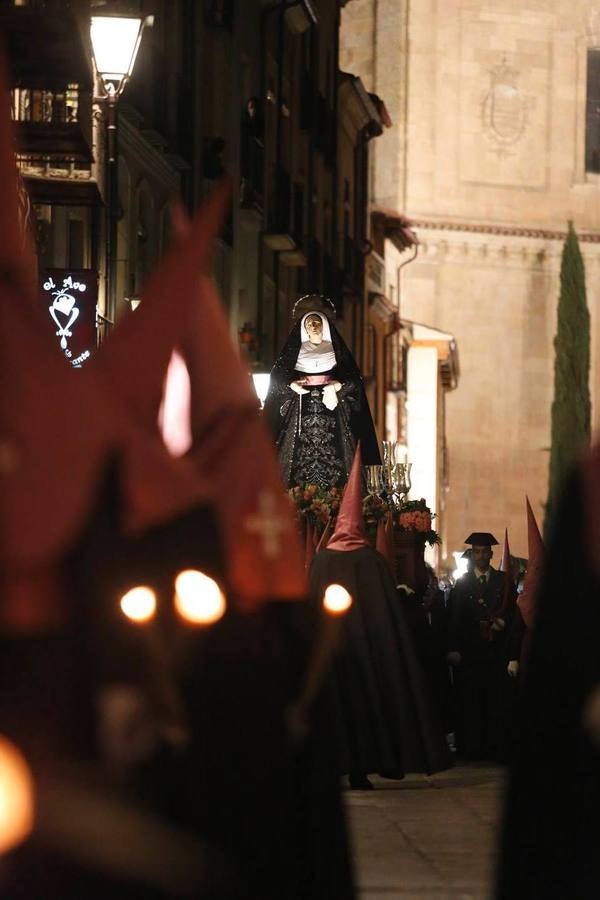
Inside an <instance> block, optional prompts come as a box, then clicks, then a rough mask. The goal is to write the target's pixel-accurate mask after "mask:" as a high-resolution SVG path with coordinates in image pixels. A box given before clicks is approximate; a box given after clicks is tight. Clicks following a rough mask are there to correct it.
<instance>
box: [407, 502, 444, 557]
mask: <svg viewBox="0 0 600 900" xmlns="http://www.w3.org/2000/svg"><path fill="white" fill-rule="evenodd" d="M434 517H435V515H434V513H432V512H431V510H430V509H429V507H428V506H427V503H426V502H425V500H424V498H423V497H422V498H421V499H420V500H407V501H405V502H404V503H403V504H402V506H401V507H400V510H399V511H398V520H397V521H398V525H399V526H400V528H402V529H403V530H404V531H412V532H413V533H416V534H418V535H420V536H422V537H423V539H424V540H425V541H427V543H428V544H429V545H430V546H431V547H433V545H434V544H440V543H441V541H440V536H439V534H438V533H437V531H434V529H433V528H432V525H431V523H432V520H433V519H434Z"/></svg>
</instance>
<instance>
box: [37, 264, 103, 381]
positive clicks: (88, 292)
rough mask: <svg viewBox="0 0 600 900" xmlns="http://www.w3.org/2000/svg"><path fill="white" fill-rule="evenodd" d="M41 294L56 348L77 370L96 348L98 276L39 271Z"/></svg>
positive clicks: (87, 271)
mask: <svg viewBox="0 0 600 900" xmlns="http://www.w3.org/2000/svg"><path fill="white" fill-rule="evenodd" d="M40 276H41V285H40V289H41V293H42V298H43V302H44V303H45V305H46V307H47V310H48V312H47V315H48V322H49V325H50V327H51V328H53V329H54V332H55V334H56V338H57V342H58V346H59V348H60V350H61V352H62V353H64V355H65V356H66V358H67V359H68V360H69V362H70V363H71V365H72V366H73V368H75V369H80V368H81V366H82V365H83V364H84V362H85V361H86V360H87V359H89V358H90V356H91V355H92V353H93V352H94V350H95V348H96V303H97V300H98V274H97V273H96V272H95V271H93V270H91V269H42V270H41V273H40Z"/></svg>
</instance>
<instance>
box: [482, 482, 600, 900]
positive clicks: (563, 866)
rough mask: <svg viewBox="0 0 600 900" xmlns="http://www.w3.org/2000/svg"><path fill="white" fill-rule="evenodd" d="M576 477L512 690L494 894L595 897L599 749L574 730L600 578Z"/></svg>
mask: <svg viewBox="0 0 600 900" xmlns="http://www.w3.org/2000/svg"><path fill="white" fill-rule="evenodd" d="M584 521H585V519H584V508H583V486H582V482H581V476H579V475H577V476H574V477H572V478H571V480H570V481H569V483H568V484H567V490H566V492H565V495H564V497H563V500H562V504H561V506H560V509H559V515H558V516H557V527H556V529H555V533H554V535H553V538H552V539H551V541H550V544H549V549H548V554H547V557H546V558H547V567H546V572H545V575H544V579H543V584H542V589H541V592H540V595H539V599H538V610H537V614H536V621H535V627H534V629H533V632H532V638H531V650H530V653H529V658H528V666H527V671H526V674H525V677H524V680H523V685H522V692H521V709H520V715H519V728H518V734H517V741H518V746H517V749H516V756H515V760H514V763H513V766H512V769H511V773H510V781H509V789H508V795H507V802H506V809H505V818H504V833H503V846H502V853H501V858H500V867H499V873H498V874H499V878H498V888H497V894H496V896H497V897H498V898H502V900H515V898H520V897H527V898H534V897H539V898H543V900H559V898H560V900H564V898H566V897H573V898H577V900H592V898H597V897H598V896H599V895H600V853H599V852H598V851H599V848H600V748H599V747H598V746H597V745H594V744H593V743H592V741H591V740H590V738H589V737H588V735H587V733H586V732H585V731H584V729H583V728H582V725H581V718H582V710H583V706H584V703H585V700H586V698H587V697H588V696H589V694H590V692H591V691H592V690H593V689H594V687H596V686H597V685H598V684H599V683H600V579H599V578H598V575H597V574H596V572H595V571H594V569H593V567H592V564H591V562H590V559H589V557H588V553H587V540H588V538H587V535H586V533H585V529H584Z"/></svg>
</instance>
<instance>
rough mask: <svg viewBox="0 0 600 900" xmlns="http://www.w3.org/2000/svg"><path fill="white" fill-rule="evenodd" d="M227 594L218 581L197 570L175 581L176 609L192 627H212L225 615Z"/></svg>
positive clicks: (186, 573)
mask: <svg viewBox="0 0 600 900" xmlns="http://www.w3.org/2000/svg"><path fill="white" fill-rule="evenodd" d="M226 605H227V604H226V601H225V594H224V593H223V591H222V590H221V588H220V587H219V585H218V584H217V582H216V581H214V580H213V579H212V578H209V576H208V575H205V574H204V573H203V572H199V571H198V570H197V569H186V570H185V571H183V572H180V573H179V575H178V576H177V578H176V579H175V609H176V610H177V612H178V613H179V615H180V616H181V618H182V619H184V621H186V622H188V623H189V624H191V625H212V624H213V623H214V622H218V620H219V619H220V618H221V616H223V615H224V613H225V608H226Z"/></svg>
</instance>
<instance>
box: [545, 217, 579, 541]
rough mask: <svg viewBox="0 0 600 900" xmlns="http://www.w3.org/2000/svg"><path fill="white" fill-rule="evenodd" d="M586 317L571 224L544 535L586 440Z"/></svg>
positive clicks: (556, 344) (564, 270)
mask: <svg viewBox="0 0 600 900" xmlns="http://www.w3.org/2000/svg"><path fill="white" fill-rule="evenodd" d="M589 373H590V314H589V312H588V307H587V299H586V292H585V268H584V264H583V259H582V256H581V251H580V249H579V242H578V240H577V235H576V233H575V229H574V228H573V223H572V222H569V231H568V234H567V237H566V240H565V243H564V247H563V252H562V263H561V268H560V297H559V300H558V327H557V330H556V337H555V338H554V401H553V403H552V444H551V447H550V477H549V485H548V502H547V504H546V517H545V521H544V532H545V537H546V539H547V538H548V531H549V528H550V527H551V526H552V518H553V514H554V512H555V509H556V504H557V502H558V498H559V495H560V491H561V489H562V485H563V483H564V480H565V478H566V476H567V474H568V473H569V470H570V469H571V467H572V465H573V463H574V462H575V460H576V458H577V456H578V454H579V453H580V452H581V450H582V449H583V447H585V446H586V445H587V444H588V443H589V441H590V419H591V412H590V407H591V403H590V388H589Z"/></svg>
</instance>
